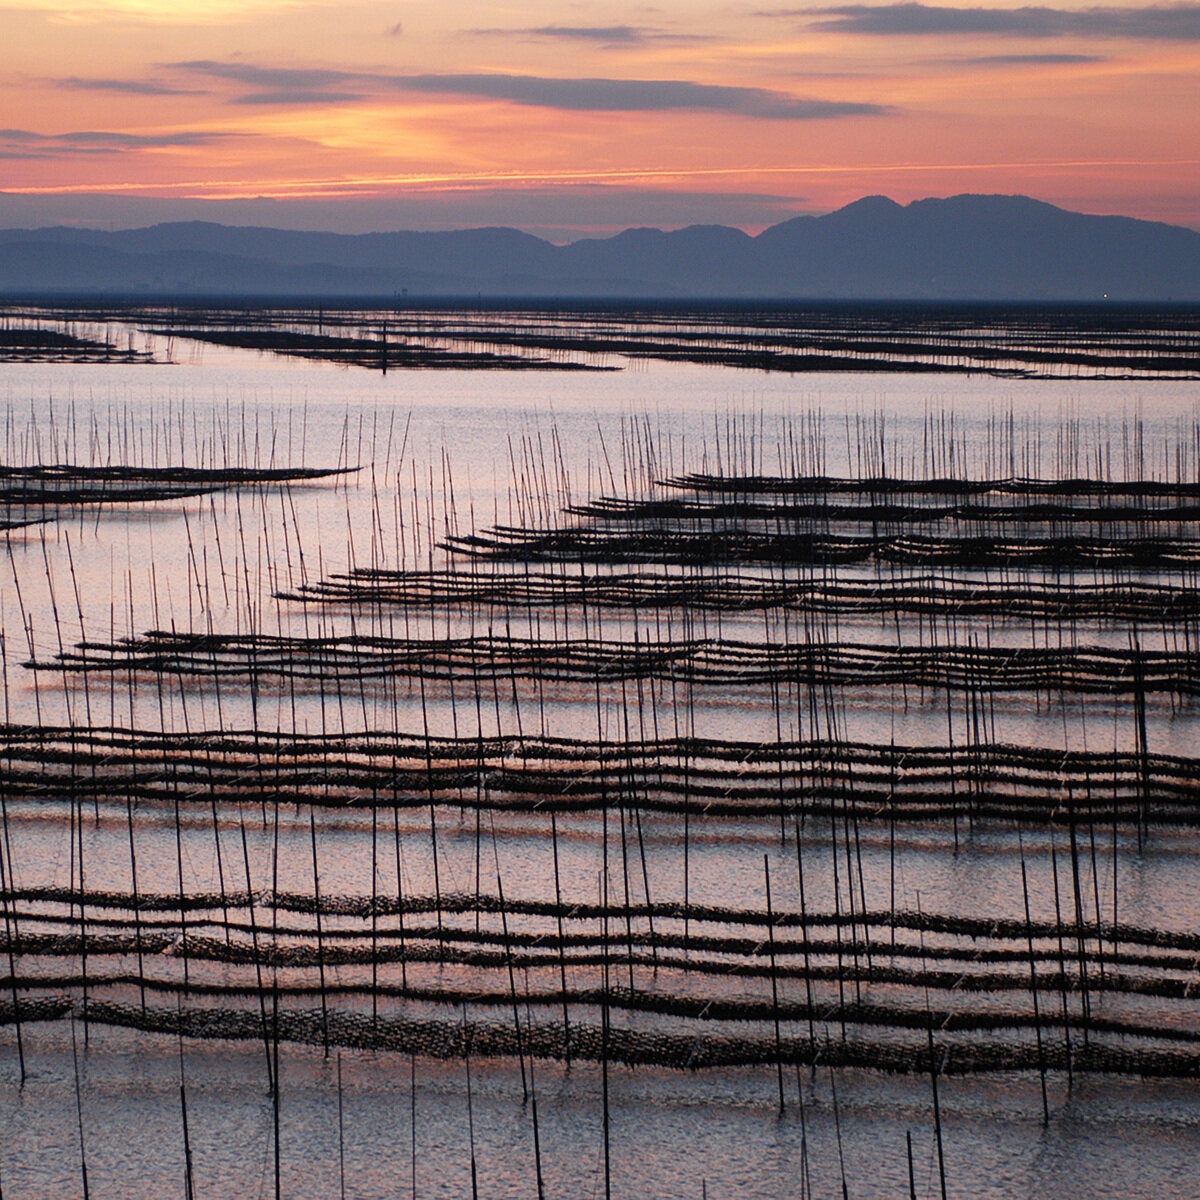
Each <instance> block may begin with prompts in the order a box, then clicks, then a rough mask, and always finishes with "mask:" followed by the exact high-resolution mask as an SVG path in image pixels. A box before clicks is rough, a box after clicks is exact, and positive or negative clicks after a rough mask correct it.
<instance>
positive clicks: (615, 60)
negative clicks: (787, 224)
mask: <svg viewBox="0 0 1200 1200" xmlns="http://www.w3.org/2000/svg"><path fill="white" fill-rule="evenodd" d="M0 28H2V31H3V37H2V39H0V46H2V47H3V49H2V50H0V63H2V66H0V105H2V112H0V126H3V128H0V193H2V194H0V226H27V227H28V226H36V225H45V224H54V223H72V224H87V225H92V226H97V227H100V228H110V227H117V228H120V227H128V226H134V225H145V224H150V223H153V222H155V221H160V220H173V219H192V218H204V219H211V220H220V221H224V222H226V223H230V224H272V225H281V226H287V227H292V228H310V229H331V230H338V231H344V232H359V231H364V230H379V229H451V228H461V227H464V226H475V225H515V226H518V227H520V228H523V229H527V230H530V231H531V232H534V233H539V234H541V235H543V236H547V237H550V238H552V239H553V240H556V241H567V240H572V239H574V238H577V237H581V236H586V235H588V234H603V233H608V232H613V231H616V230H618V229H622V228H625V227H627V226H630V225H656V226H659V227H662V228H676V227H679V226H682V225H687V224H694V223H722V224H729V225H738V226H741V227H742V228H744V229H747V230H749V231H751V232H757V231H758V230H760V229H762V228H763V227H765V226H767V225H770V224H773V223H775V222H777V221H780V220H784V219H786V218H788V217H790V216H794V215H796V214H798V213H802V212H810V213H820V212H827V211H829V210H831V209H834V208H837V207H839V206H841V205H843V204H845V203H848V202H849V201H851V200H854V199H857V198H858V197H860V196H863V195H870V194H885V195H888V196H891V197H892V198H893V199H895V200H898V201H901V202H906V201H909V200H913V199H918V198H921V197H925V196H948V195H954V194H957V193H960V192H1004V193H1024V194H1028V195H1032V196H1035V197H1038V198H1039V199H1043V200H1048V201H1050V202H1051V203H1054V204H1059V205H1062V206H1063V207H1066V208H1071V209H1076V210H1080V211H1084V212H1095V213H1123V214H1126V215H1130V216H1136V217H1146V218H1152V219H1156V220H1164V221H1171V222H1174V223H1178V224H1184V225H1190V226H1192V227H1194V228H1200V4H1182V5H1142V6H1132V5H1131V6H1115V5H1096V6H1092V5H1071V4H1058V5H1056V6H1055V7H1018V6H1015V5H1005V4H998V3H988V4H986V5H985V6H982V7H967V6H964V7H948V6H943V5H940V4H925V3H902V4H889V3H882V4H881V3H872V4H862V5H860V4H840V5H839V4H835V5H829V4H819V3H818V4H801V5H796V4H791V3H788V0H782V3H779V4H776V3H774V0H749V2H747V3H742V2H739V0H725V2H722V0H712V2H708V0H679V2H673V3H672V2H668V3H663V4H659V5H652V4H637V3H629V4H621V3H606V2H604V0H600V2H598V3H574V4H573V3H567V2H564V0H559V2H557V3H553V4H552V3H539V2H537V0H529V2H526V3H522V4H506V3H497V2H487V0H459V2H458V3H446V2H445V0H397V2H396V3H374V2H357V3H356V2H354V0H349V2H347V0H336V2H331V3H315V2H310V0H208V2H200V0H197V2H195V3H187V2H181V0H176V2H173V3H172V2H171V0H104V2H103V3H101V2H100V0H95V2H94V3H92V2H83V3H70V2H68V0H0Z"/></svg>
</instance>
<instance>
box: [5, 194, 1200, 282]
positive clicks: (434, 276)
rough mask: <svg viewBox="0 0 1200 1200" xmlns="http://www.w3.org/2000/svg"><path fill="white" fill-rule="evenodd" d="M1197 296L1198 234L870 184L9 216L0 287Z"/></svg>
mask: <svg viewBox="0 0 1200 1200" xmlns="http://www.w3.org/2000/svg"><path fill="white" fill-rule="evenodd" d="M400 294H406V295H407V296H409V297H410V298H414V299H416V298H465V297H472V298H474V297H488V298H490V299H500V298H513V299H520V298H525V299H530V298H540V299H554V298H557V299H563V300H568V299H575V300H578V299H598V300H599V299H661V300H930V301H953V300H981V301H1017V302H1032V301H1101V300H1103V299H1104V298H1106V297H1107V298H1108V299H1110V300H1113V301H1140V302H1168V301H1196V300H1200V233H1198V232H1196V231H1194V230H1190V229H1184V228H1181V227H1179V226H1174V225H1166V224H1161V223H1158V222H1152V221H1141V220H1136V219H1134V218H1130V217H1099V216H1088V215H1085V214H1082V213H1073V212H1068V211H1066V210H1064V209H1061V208H1056V207H1054V206H1053V205H1050V204H1046V203H1043V202H1041V201H1038V200H1032V199H1030V198H1028V197H1025V196H976V195H964V196H954V197H951V198H949V199H944V200H941V199H935V200H918V201H914V202H913V203H911V204H908V205H904V206H901V205H899V204H896V203H895V202H894V201H892V200H889V199H887V198H886V197H883V196H870V197H866V198H865V199H862V200H858V201H856V202H855V203H853V204H850V205H847V206H846V207H845V208H841V209H838V210H837V211H836V212H832V213H829V214H827V215H825V216H820V217H810V216H802V217H795V218H793V219H791V220H789V221H784V222H782V223H781V224H779V225H774V226H772V227H771V228H769V229H766V230H764V231H763V232H762V233H761V234H759V235H758V236H757V237H751V236H750V235H748V234H746V233H743V232H742V231H741V230H738V229H731V228H728V227H725V226H717V225H693V226H689V227H688V228H685V229H680V230H676V231H674V232H670V233H666V232H663V231H662V230H658V229H627V230H625V231H624V232H623V233H619V234H617V235H616V236H614V237H608V238H589V239H584V240H582V241H578V242H574V243H572V244H570V245H567V246H555V245H552V244H551V243H549V242H546V241H543V240H542V239H540V238H537V237H534V236H532V235H531V234H526V233H521V232H520V231H519V230H516V229H504V228H486V229H468V230H461V231H456V232H447V233H412V232H408V233H405V232H401V233H373V234H353V235H351V234H333V233H304V232H293V231H288V230H280V229H267V228H254V227H242V226H225V225H216V224H209V223H205V222H187V223H176V224H164V225H154V226H151V227H149V228H146V229H132V230H122V231H117V232H102V231H96V230H85V229H74V228H67V227H53V228H46V229H37V230H20V229H9V230H0V299H19V298H20V299H26V298H37V297H55V296H57V297H67V296H73V297H81V298H82V297H94V298H103V297H110V298H117V297H120V298H133V299H142V298H144V299H154V298H165V297H175V298H180V299H184V298H189V297H192V298H197V299H199V298H202V297H204V298H208V297H228V298H236V297H251V296H252V297H256V298H257V297H262V298H268V297H277V298H280V299H284V298H293V299H298V298H301V297H304V298H319V297H326V298H329V299H336V298H339V297H340V298H347V299H349V298H361V299H372V298H374V299H382V298H386V299H388V300H391V299H392V298H393V297H395V296H397V295H400Z"/></svg>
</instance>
